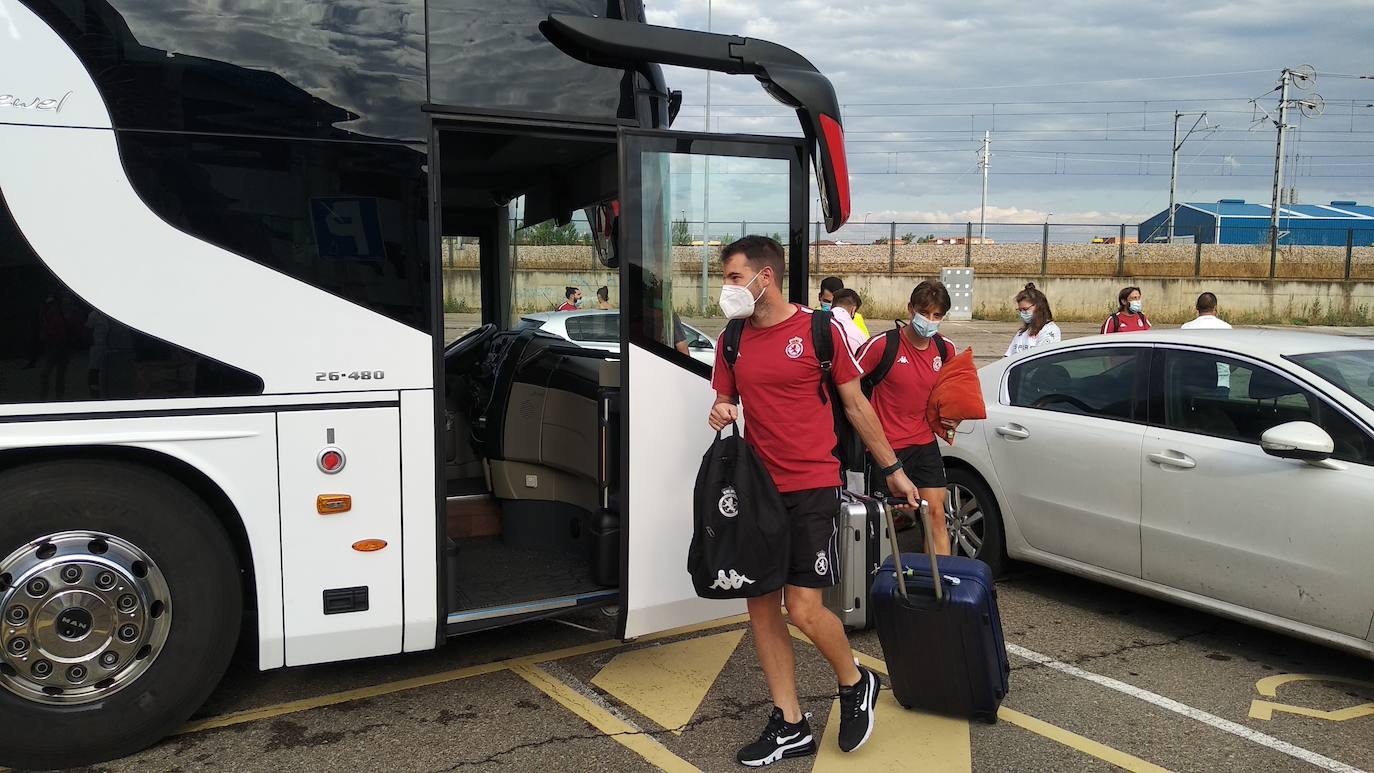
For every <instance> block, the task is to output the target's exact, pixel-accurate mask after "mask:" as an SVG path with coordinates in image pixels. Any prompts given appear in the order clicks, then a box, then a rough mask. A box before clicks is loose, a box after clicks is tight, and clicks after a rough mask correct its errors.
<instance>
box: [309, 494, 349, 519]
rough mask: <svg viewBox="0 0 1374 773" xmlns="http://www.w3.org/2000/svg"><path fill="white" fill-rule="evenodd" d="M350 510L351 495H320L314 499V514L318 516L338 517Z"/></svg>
mask: <svg viewBox="0 0 1374 773" xmlns="http://www.w3.org/2000/svg"><path fill="white" fill-rule="evenodd" d="M352 509H353V496H352V495H351V494H320V495H319V496H317V497H315V512H317V513H319V514H320V515H339V514H340V513H346V512H348V511H349V510H352Z"/></svg>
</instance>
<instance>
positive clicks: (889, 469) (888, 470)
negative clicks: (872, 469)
mask: <svg viewBox="0 0 1374 773" xmlns="http://www.w3.org/2000/svg"><path fill="white" fill-rule="evenodd" d="M900 469H902V460H901V459H898V460H897V461H895V462H893V463H892V464H889V465H888V466H886V467H884V468H882V469H881V470H878V472H880V473H882V476H883V477H884V478H886V477H887V476H889V475H891V474H892V473H894V472H896V471H898V470H900Z"/></svg>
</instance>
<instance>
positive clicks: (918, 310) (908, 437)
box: [859, 281, 955, 556]
mask: <svg viewBox="0 0 1374 773" xmlns="http://www.w3.org/2000/svg"><path fill="white" fill-rule="evenodd" d="M949 306H950V299H949V291H948V290H946V289H945V286H944V284H943V283H941V282H935V281H926V282H922V283H920V284H919V285H916V289H915V290H912V291H911V301H910V302H909V303H908V304H907V307H906V309H907V313H908V314H910V315H911V324H910V325H904V326H903V327H902V329H901V332H900V333H898V334H897V345H898V346H899V347H901V348H900V350H899V351H898V353H897V359H896V360H895V361H893V363H892V369H891V370H889V371H888V372H887V375H886V376H884V377H883V380H882V381H880V382H878V385H877V386H876V387H875V388H874V389H873V396H872V398H871V400H872V403H873V411H874V412H875V413H876V414H877V415H878V420H879V421H880V422H882V425H883V433H884V434H885V435H886V436H887V442H888V443H890V444H891V445H892V447H893V448H894V449H896V453H897V458H898V459H900V460H901V462H902V469H903V470H904V471H905V472H906V474H907V477H908V478H910V479H911V480H912V481H913V482H914V483H915V484H916V485H917V486H918V487H919V489H920V493H921V499H924V500H926V501H927V502H929V503H930V523H928V524H926V528H928V529H930V534H931V536H932V537H933V539H934V542H935V552H936V554H938V555H942V556H947V555H949V554H950V552H949V551H950V547H949V530H948V529H947V528H946V527H945V485H946V480H945V464H944V461H943V460H941V458H940V449H939V448H937V447H936V445H935V433H934V431H933V430H932V429H931V427H930V425H929V424H928V423H927V422H926V406H927V405H928V404H929V403H930V393H931V390H933V389H935V382H936V381H937V380H939V378H940V368H941V367H942V366H943V365H944V362H943V361H942V359H941V357H940V348H939V346H937V345H936V343H935V336H938V335H940V333H939V332H938V331H939V328H940V321H941V320H943V319H944V318H945V314H947V313H949ZM942 338H943V336H942ZM887 339H888V336H886V335H880V336H875V337H873V338H870V339H869V340H868V343H866V344H864V345H863V347H862V348H861V349H859V365H860V366H861V367H862V368H863V369H864V371H866V372H871V371H873V370H876V369H877V367H878V363H880V362H882V359H883V352H884V351H885V350H886V349H887ZM944 342H945V349H946V352H947V353H948V354H949V356H950V357H953V356H954V344H953V343H952V342H950V340H949V339H948V338H944ZM954 426H955V425H953V424H946V428H947V429H953V428H954Z"/></svg>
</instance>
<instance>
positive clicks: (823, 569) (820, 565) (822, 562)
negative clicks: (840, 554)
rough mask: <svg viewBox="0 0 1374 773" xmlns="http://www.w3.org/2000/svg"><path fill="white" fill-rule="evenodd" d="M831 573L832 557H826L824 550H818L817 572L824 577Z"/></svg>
mask: <svg viewBox="0 0 1374 773" xmlns="http://www.w3.org/2000/svg"><path fill="white" fill-rule="evenodd" d="M829 573H830V559H829V558H827V557H826V555H825V551H824V550H817V551H816V574H819V575H820V576H822V577H824V576H826V575H827V574H829Z"/></svg>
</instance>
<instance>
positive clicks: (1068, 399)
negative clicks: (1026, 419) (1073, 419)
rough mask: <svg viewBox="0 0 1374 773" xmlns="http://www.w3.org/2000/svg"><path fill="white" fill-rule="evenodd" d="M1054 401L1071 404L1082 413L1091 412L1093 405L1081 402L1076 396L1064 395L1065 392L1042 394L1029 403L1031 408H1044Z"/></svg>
mask: <svg viewBox="0 0 1374 773" xmlns="http://www.w3.org/2000/svg"><path fill="white" fill-rule="evenodd" d="M1055 403H1068V404H1069V405H1072V406H1073V407H1075V408H1077V409H1078V410H1080V411H1083V412H1084V413H1092V412H1093V407H1092V406H1091V405H1088V404H1087V403H1085V402H1083V401H1082V400H1079V399H1078V398H1077V397H1073V396H1071V395H1065V394H1050V395H1044V396H1043V397H1041V398H1040V399H1038V400H1036V401H1035V402H1033V403H1031V407H1032V408H1046V407H1049V406H1050V405H1053V404H1055Z"/></svg>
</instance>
